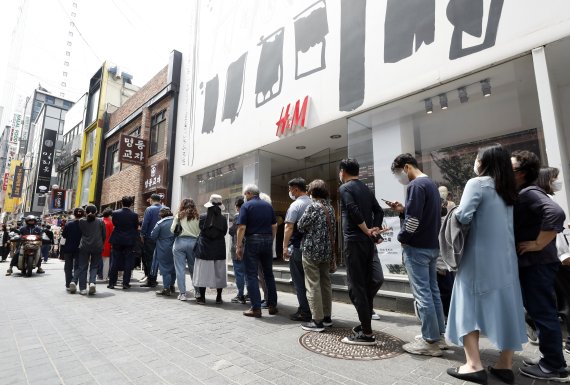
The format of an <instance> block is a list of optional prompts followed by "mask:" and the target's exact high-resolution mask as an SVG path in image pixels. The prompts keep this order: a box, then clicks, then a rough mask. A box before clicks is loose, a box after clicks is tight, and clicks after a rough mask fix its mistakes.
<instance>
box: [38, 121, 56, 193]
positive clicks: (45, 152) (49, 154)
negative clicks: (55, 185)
mask: <svg viewBox="0 0 570 385" xmlns="http://www.w3.org/2000/svg"><path fill="white" fill-rule="evenodd" d="M56 139H57V131H54V130H48V129H45V130H44V134H43V138H42V149H41V151H40V160H39V163H38V178H37V181H36V192H37V193H47V192H48V191H49V188H50V181H51V170H52V167H53V153H54V150H55V141H56Z"/></svg>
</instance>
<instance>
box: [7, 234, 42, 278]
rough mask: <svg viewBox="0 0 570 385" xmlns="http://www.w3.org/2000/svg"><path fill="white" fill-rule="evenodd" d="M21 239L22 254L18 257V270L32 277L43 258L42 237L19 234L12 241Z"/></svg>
mask: <svg viewBox="0 0 570 385" xmlns="http://www.w3.org/2000/svg"><path fill="white" fill-rule="evenodd" d="M18 240H19V241H20V243H21V247H20V255H19V257H18V270H20V271H21V272H22V273H23V274H24V275H26V276H28V277H31V276H32V272H33V270H34V268H35V267H36V266H37V265H38V262H39V260H40V258H41V252H40V249H41V246H42V238H41V237H40V236H39V235H22V236H20V235H18V236H16V237H14V238H12V239H11V240H10V241H18Z"/></svg>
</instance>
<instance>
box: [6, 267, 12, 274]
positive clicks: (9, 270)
mask: <svg viewBox="0 0 570 385" xmlns="http://www.w3.org/2000/svg"><path fill="white" fill-rule="evenodd" d="M6 275H12V268H11V267H10V268H8V270H6Z"/></svg>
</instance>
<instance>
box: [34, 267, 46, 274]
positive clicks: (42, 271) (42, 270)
mask: <svg viewBox="0 0 570 385" xmlns="http://www.w3.org/2000/svg"><path fill="white" fill-rule="evenodd" d="M45 272H46V271H45V270H44V269H42V268H41V267H38V269H37V270H36V274H43V273H45Z"/></svg>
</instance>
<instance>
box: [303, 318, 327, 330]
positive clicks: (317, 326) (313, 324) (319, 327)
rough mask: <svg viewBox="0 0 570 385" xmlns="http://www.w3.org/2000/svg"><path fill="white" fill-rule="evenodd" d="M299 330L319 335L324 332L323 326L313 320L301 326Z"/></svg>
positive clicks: (321, 323)
mask: <svg viewBox="0 0 570 385" xmlns="http://www.w3.org/2000/svg"><path fill="white" fill-rule="evenodd" d="M301 329H303V330H307V331H310V332H319V333H320V332H323V331H325V325H323V322H322V321H321V322H318V323H317V322H315V320H312V321H311V322H306V323H303V324H301Z"/></svg>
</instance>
